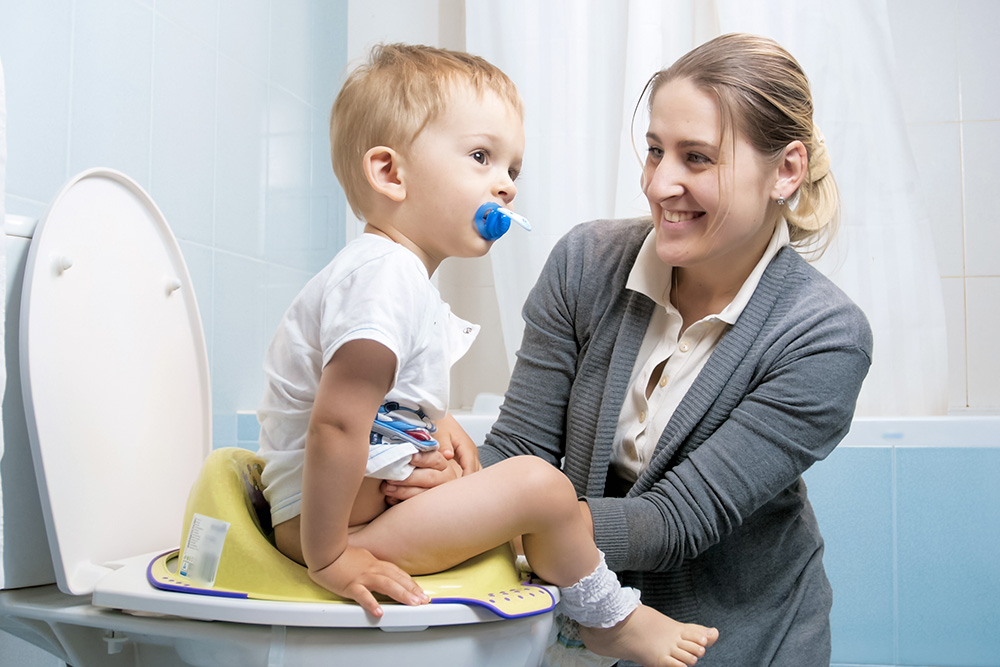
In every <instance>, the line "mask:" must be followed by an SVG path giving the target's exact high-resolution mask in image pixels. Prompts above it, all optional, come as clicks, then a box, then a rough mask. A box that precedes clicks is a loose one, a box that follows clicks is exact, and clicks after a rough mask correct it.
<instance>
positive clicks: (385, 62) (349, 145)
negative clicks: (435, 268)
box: [330, 44, 524, 219]
mask: <svg viewBox="0 0 1000 667" xmlns="http://www.w3.org/2000/svg"><path fill="white" fill-rule="evenodd" d="M456 84H466V85H469V86H471V87H472V89H473V90H475V91H476V92H477V93H479V94H482V93H484V92H486V91H492V92H493V93H495V94H496V95H497V96H499V97H500V99H502V100H504V101H505V102H507V103H508V104H509V105H510V106H511V108H512V109H514V110H515V111H516V112H517V114H518V116H520V117H522V118H523V116H524V107H523V104H522V102H521V96H520V95H519V94H518V92H517V88H516V87H515V86H514V83H513V82H512V81H511V80H510V78H509V77H508V76H507V75H506V74H504V73H503V72H502V71H501V70H500V69H499V68H498V67H496V66H495V65H493V64H491V63H489V62H487V61H486V60H484V59H483V58H480V57H479V56H474V55H471V54H468V53H462V52H460V51H450V50H447V49H439V48H435V47H430V46H420V45H410V44H381V45H378V46H376V47H375V48H373V49H372V51H371V54H370V56H369V58H368V61H367V62H366V63H364V64H362V65H360V66H359V67H358V68H357V69H355V70H354V71H352V72H351V73H350V75H348V77H347V80H346V81H345V82H344V85H343V87H342V88H341V89H340V93H338V95H337V99H336V101H334V103H333V110H332V111H331V113H330V152H331V154H332V156H333V171H334V173H335V174H336V175H337V179H338V180H339V181H340V185H341V187H343V189H344V193H345V194H346V195H347V202H348V204H350V206H351V209H352V210H353V211H354V214H355V215H356V216H358V217H359V218H361V219H364V209H365V205H364V204H365V202H366V200H367V195H368V192H369V187H368V181H367V180H366V178H365V174H364V170H363V168H362V161H363V158H364V156H365V154H366V153H367V152H368V150H369V149H370V148H372V147H374V146H388V147H390V148H393V149H395V150H405V149H406V148H407V147H409V145H410V144H411V143H412V142H413V140H414V139H415V138H416V137H417V135H418V134H420V132H421V130H423V129H424V128H425V127H426V126H427V124H428V123H430V122H432V121H433V120H434V119H435V118H436V117H437V116H438V115H439V114H440V113H441V112H442V110H443V109H444V108H445V106H446V104H447V103H448V96H449V95H450V94H451V93H452V91H453V87H454V86H455V85H456Z"/></svg>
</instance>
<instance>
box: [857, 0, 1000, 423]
mask: <svg viewBox="0 0 1000 667" xmlns="http://www.w3.org/2000/svg"><path fill="white" fill-rule="evenodd" d="M888 6H889V18H890V24H891V26H892V33H893V46H894V48H895V52H896V67H897V81H898V83H899V86H900V97H901V102H902V106H903V113H904V115H905V117H906V122H907V129H908V131H909V136H910V141H911V145H912V148H913V155H914V158H915V160H916V164H917V169H918V172H919V176H920V181H921V186H922V187H921V190H922V191H923V193H924V197H925V203H926V205H927V208H928V210H929V212H930V219H931V223H932V224H931V227H932V230H933V232H934V239H935V245H936V249H937V264H938V266H937V270H938V274H939V275H940V276H941V284H942V287H943V292H944V299H945V312H946V317H947V328H948V350H947V354H948V366H949V375H950V378H949V407H950V408H951V410H952V411H955V412H965V411H970V412H996V411H997V410H1000V382H997V381H996V378H997V377H998V375H1000V354H998V353H997V345H996V331H997V330H998V328H1000V307H998V306H1000V252H998V248H1000V224H997V223H998V217H1000V213H998V209H997V206H996V193H995V191H996V184H997V182H998V181H1000V162H998V161H997V158H996V155H997V152H998V151H1000V87H998V86H997V81H998V79H997V74H996V67H995V65H994V63H996V62H998V60H1000V40H998V39H997V27H998V26H1000V2H996V0H958V1H957V2H956V1H955V0H888ZM876 187H877V186H876Z"/></svg>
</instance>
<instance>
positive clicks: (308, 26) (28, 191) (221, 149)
mask: <svg viewBox="0 0 1000 667" xmlns="http://www.w3.org/2000/svg"><path fill="white" fill-rule="evenodd" d="M346 49H347V2H346V0H335V1H331V0H280V1H273V0H197V1H194V0H187V1H181V0H45V1H44V2H23V1H21V0H0V58H2V60H3V63H4V69H5V72H6V83H7V107H8V156H9V160H8V168H7V188H6V190H7V193H6V204H7V212H8V213H14V214H22V215H31V216H40V215H41V214H42V213H43V212H44V211H45V208H46V206H47V204H48V202H49V201H50V200H51V199H52V197H53V196H54V195H55V194H56V193H57V192H58V190H59V188H60V187H61V185H62V184H63V183H64V182H65V181H66V180H68V178H69V177H70V176H72V175H73V174H76V173H77V172H79V171H82V170H84V169H87V168H90V167H96V166H104V167H111V168H114V169H118V170H120V171H123V172H124V173H126V174H128V175H129V176H131V177H132V178H133V179H135V180H136V181H138V183H139V184H140V185H141V186H142V187H143V188H145V189H146V190H147V191H148V192H149V193H150V194H151V195H152V196H153V198H154V200H155V201H156V202H157V204H158V205H159V206H160V208H161V209H162V211H163V213H164V214H165V216H166V218H167V220H168V222H169V223H170V225H171V227H172V228H173V230H174V233H175V234H176V235H177V237H178V239H179V241H180V245H181V249H182V251H183V253H184V257H185V260H186V261H187V263H188V267H189V269H190V272H191V275H192V279H193V281H194V283H195V291H196V293H197V295H198V303H199V306H200V309H201V316H202V321H203V324H204V328H205V333H206V339H207V342H208V353H209V361H210V367H211V372H212V397H213V412H214V430H215V433H214V444H215V445H216V446H224V445H232V444H236V442H237V440H238V432H237V423H238V422H237V412H238V411H251V412H252V411H253V410H254V409H255V408H256V404H257V401H258V399H259V397H260V395H261V392H262V388H263V381H264V380H263V373H262V371H261V363H260V360H261V358H262V356H263V352H264V349H265V348H266V346H267V343H268V342H269V340H270V337H271V334H272V333H273V331H274V328H275V326H276V324H277V322H278V319H279V318H280V316H281V314H282V313H283V312H284V309H285V307H286V306H287V305H288V303H289V301H290V300H291V298H292V297H293V296H294V295H295V293H296V292H297V291H298V290H299V289H300V288H301V286H302V285H304V284H305V281H306V280H308V278H309V277H310V276H311V275H312V274H313V273H315V272H316V270H318V269H319V268H320V267H322V266H323V265H324V264H326V262H328V261H329V259H330V258H331V257H332V256H333V255H334V254H335V253H336V251H337V250H339V249H340V248H341V247H342V246H343V243H344V233H345V222H344V211H345V205H344V199H343V195H342V193H341V192H340V190H339V187H338V186H337V185H336V181H335V179H334V176H333V173H332V170H331V168H330V166H329V141H328V137H327V114H328V113H329V107H330V104H332V102H333V97H334V95H335V94H336V91H337V88H338V86H339V82H340V78H341V76H342V74H343V70H344V65H345V63H346ZM108 242H113V240H109V241H108ZM123 389H126V388H123ZM126 390H127V389H126ZM112 400H113V399H112ZM243 420H244V422H245V421H246V418H245V417H244V418H243ZM250 420H251V421H254V418H253V417H252V416H251V417H250ZM241 425H242V426H245V423H241Z"/></svg>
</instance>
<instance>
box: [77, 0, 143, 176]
mask: <svg viewBox="0 0 1000 667" xmlns="http://www.w3.org/2000/svg"><path fill="white" fill-rule="evenodd" d="M75 7H76V9H75V17H76V26H75V30H74V35H73V44H74V53H73V93H72V95H73V97H72V100H73V101H72V120H71V123H70V153H69V158H70V171H71V172H73V173H76V172H78V171H81V170H83V169H88V168H90V167H96V166H103V167H112V168H114V169H118V170H120V171H122V172H124V173H126V174H127V175H129V176H131V177H132V178H133V179H135V180H136V181H137V182H138V183H139V184H140V185H142V186H143V187H145V188H148V187H149V127H150V115H151V112H150V109H151V101H150V98H151V81H150V77H151V73H152V58H153V50H152V45H153V13H152V11H151V10H150V9H149V8H147V7H143V6H142V5H138V4H136V3H135V2H132V0H78V2H77V3H76V5H75Z"/></svg>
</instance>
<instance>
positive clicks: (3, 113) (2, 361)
mask: <svg viewBox="0 0 1000 667" xmlns="http://www.w3.org/2000/svg"><path fill="white" fill-rule="evenodd" d="M6 186H7V101H6V96H5V93H4V80H3V62H0V224H3V218H4V215H5V214H6V209H5V208H4V200H5V199H6V198H7V195H6V194H5V193H6V192H7V191H6V189H5V188H6ZM2 231H3V230H2V229H0V232H2ZM0 292H2V293H3V294H4V295H5V296H4V299H3V301H0V321H3V322H4V324H5V326H3V327H0V346H2V347H3V348H4V351H5V352H4V354H3V355H2V356H0V403H2V402H3V398H4V390H5V388H6V386H7V354H6V349H7V346H6V341H5V339H4V335H5V331H6V329H7V327H6V322H7V317H6V315H7V312H6V308H7V298H6V294H7V235H6V234H3V233H0ZM2 426H3V423H2V420H0V427H2ZM2 459H3V428H0V460H2ZM3 522H4V516H3V503H0V528H2V527H3ZM2 551H3V532H2V530H0V552H2ZM2 565H3V564H2V563H0V588H3V587H4V579H5V575H4V568H3V567H2Z"/></svg>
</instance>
